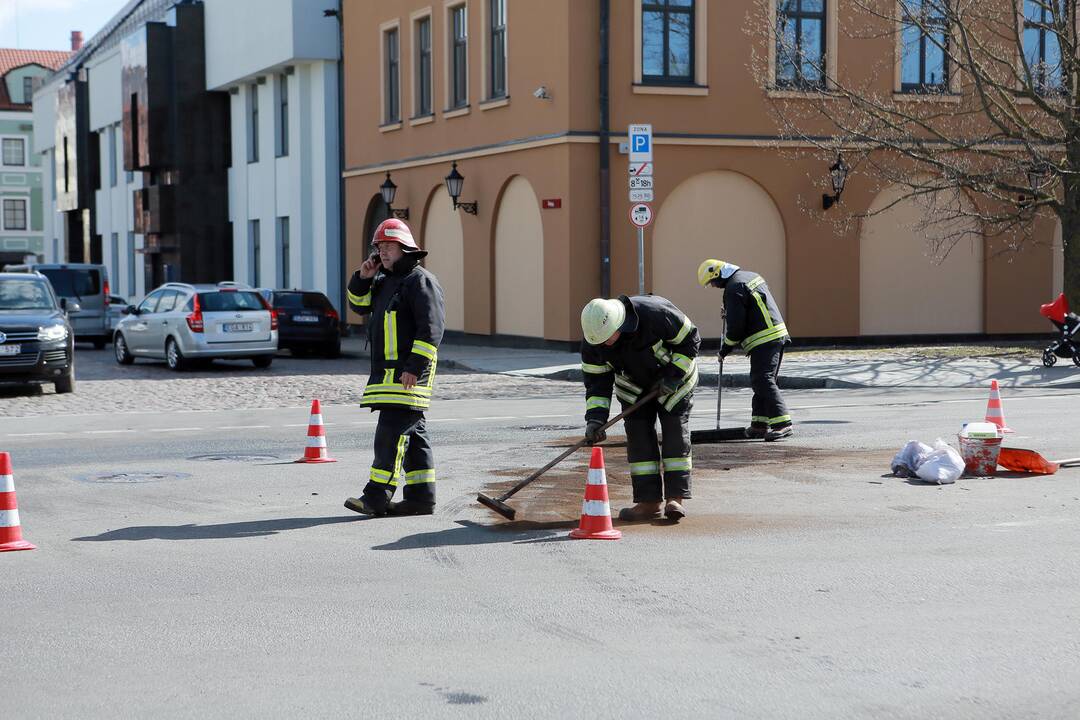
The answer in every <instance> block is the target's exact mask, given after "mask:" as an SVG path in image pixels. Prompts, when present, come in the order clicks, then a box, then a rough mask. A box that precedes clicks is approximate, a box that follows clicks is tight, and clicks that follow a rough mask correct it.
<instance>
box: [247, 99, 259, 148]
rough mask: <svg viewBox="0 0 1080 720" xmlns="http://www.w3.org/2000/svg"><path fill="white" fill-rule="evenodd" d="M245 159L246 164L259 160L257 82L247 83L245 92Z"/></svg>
mask: <svg viewBox="0 0 1080 720" xmlns="http://www.w3.org/2000/svg"><path fill="white" fill-rule="evenodd" d="M247 126H248V141H247V161H248V164H249V165H250V164H252V163H257V162H259V83H257V82H253V83H251V84H249V85H248V92H247Z"/></svg>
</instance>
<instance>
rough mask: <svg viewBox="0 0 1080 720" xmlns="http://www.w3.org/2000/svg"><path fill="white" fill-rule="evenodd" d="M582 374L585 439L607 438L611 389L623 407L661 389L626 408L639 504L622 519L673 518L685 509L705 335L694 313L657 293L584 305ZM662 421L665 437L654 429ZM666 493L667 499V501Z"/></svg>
mask: <svg viewBox="0 0 1080 720" xmlns="http://www.w3.org/2000/svg"><path fill="white" fill-rule="evenodd" d="M581 329H582V331H583V332H584V335H585V339H584V340H583V341H582V343H581V369H582V371H583V373H584V376H585V395H586V398H585V423H586V429H585V439H586V441H587V442H588V443H589V444H595V443H599V442H602V441H603V440H604V439H605V438H606V437H607V434H606V433H605V432H604V427H605V426H606V422H607V419H608V414H609V413H610V409H611V394H612V391H613V390H614V392H615V396H616V397H618V399H619V402H620V403H621V404H622V407H623V408H624V409H626V408H629V407H630V406H632V405H634V404H635V403H637V402H638V401H639V400H641V399H643V398H646V397H647V396H648V395H649V394H650V393H651V392H658V395H657V396H656V397H655V399H651V400H649V401H648V402H646V403H644V404H642V405H641V407H639V408H637V409H636V410H635V411H634V412H633V413H630V414H628V415H627V416H626V419H625V420H623V424H624V426H625V428H626V456H627V460H628V461H629V463H630V478H631V481H632V484H633V488H634V506H633V507H629V508H623V509H622V510H620V511H619V519H621V520H629V521H635V520H636V521H643V520H653V519H657V518H659V517H660V514H661V508H662V509H663V514H664V515H665V516H666V517H667V518H668V519H669V520H675V521H677V520H679V519H681V518H682V517H684V516H685V515H686V511H685V509H684V508H683V505H682V501H683V500H685V499H687V498H689V497H690V470H691V457H690V429H689V421H690V407H691V404H692V397H693V391H694V387H695V386H696V385H697V379H698V373H697V360H696V358H697V354H698V348H699V346H700V345H701V338H700V336H699V335H698V330H697V328H696V327H694V324H693V323H692V322H690V318H688V317H686V315H685V314H684V313H683V312H682V311H681V310H679V308H677V307H675V305H673V304H672V303H671V302H670V301H669V300H666V299H664V298H662V297H659V296H656V295H636V296H633V297H627V296H625V295H623V296H620V297H619V298H617V299H604V298H597V299H595V300H592V301H590V302H589V304H588V305H586V306H585V309H584V310H582V312H581ZM657 420H659V421H660V429H661V432H662V435H663V437H662V440H661V439H658V438H657V435H656V422H657ZM665 500H666V503H665Z"/></svg>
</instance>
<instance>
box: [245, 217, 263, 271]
mask: <svg viewBox="0 0 1080 720" xmlns="http://www.w3.org/2000/svg"><path fill="white" fill-rule="evenodd" d="M261 224H262V223H260V222H259V218H251V219H250V220H248V252H249V256H248V259H249V265H250V267H248V276H249V277H250V278H251V285H252V287H259V280H260V275H261V273H260V272H259V271H260V265H261V264H262V228H261V227H260V226H261Z"/></svg>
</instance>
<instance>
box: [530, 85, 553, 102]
mask: <svg viewBox="0 0 1080 720" xmlns="http://www.w3.org/2000/svg"><path fill="white" fill-rule="evenodd" d="M533 97H534V98H537V99H539V100H550V99H551V96H550V95H548V91H547V87H545V86H544V85H541V86H540V87H538V88H536V89H535V90H533Z"/></svg>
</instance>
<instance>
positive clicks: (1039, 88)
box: [1019, 0, 1068, 96]
mask: <svg viewBox="0 0 1080 720" xmlns="http://www.w3.org/2000/svg"><path fill="white" fill-rule="evenodd" d="M1032 2H1035V3H1036V4H1037V7H1036V8H1035V9H1036V10H1039V11H1040V17H1041V19H1040V20H1038V21H1029V20H1028V17H1027V16H1028V13H1027V10H1028V5H1029V4H1030V3H1032ZM1048 15H1049V17H1047V16H1048ZM1053 21H1054V19H1053V12H1052V10H1050V9H1049V8H1048V7H1046V5H1045V4H1044V3H1042V2H1038V0H1022V1H1021V3H1020V27H1019V31H1020V58H1021V59H1020V68H1021V70H1020V72H1021V74H1022V75H1023V72H1024V71H1023V68H1024V66H1025V65H1027V70H1028V74H1029V77H1030V78H1031V86H1032V88H1034V90H1035V92H1037V93H1038V94H1039V95H1044V96H1053V95H1064V94H1066V92H1067V90H1068V84H1067V83H1066V82H1065V73H1064V68H1063V67H1062V65H1061V58H1062V55H1061V52H1062V51H1061V37H1060V35H1058V32H1057V30H1055V29H1054V27H1053ZM1028 30H1035V31H1037V32H1038V35H1039V49H1038V67H1039V68H1040V69H1043V68H1046V39H1047V36H1048V35H1049V34H1050V33H1053V34H1054V35H1058V63H1059V64H1058V73H1059V79H1058V83H1057V84H1055V85H1050V84H1049V83H1047V82H1046V80H1047V78H1046V77H1043V76H1042V73H1041V72H1038V73H1037V72H1036V66H1033V65H1031V63H1029V62H1028V48H1027V44H1026V36H1027V31H1028Z"/></svg>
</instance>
